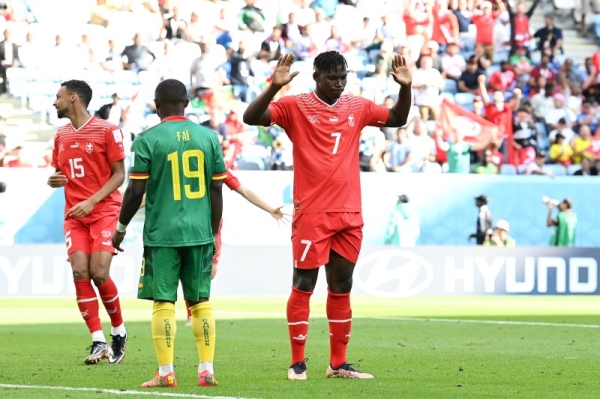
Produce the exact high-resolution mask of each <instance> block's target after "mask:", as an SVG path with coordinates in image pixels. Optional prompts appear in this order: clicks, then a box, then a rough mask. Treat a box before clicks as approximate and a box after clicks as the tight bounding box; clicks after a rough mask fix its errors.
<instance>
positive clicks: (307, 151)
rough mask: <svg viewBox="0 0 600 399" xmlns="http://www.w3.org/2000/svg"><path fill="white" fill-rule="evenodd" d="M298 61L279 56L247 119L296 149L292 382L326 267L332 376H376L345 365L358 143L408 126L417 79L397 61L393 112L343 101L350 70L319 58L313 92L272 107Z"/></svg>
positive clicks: (358, 236) (302, 374)
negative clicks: (371, 132) (280, 133)
mask: <svg viewBox="0 0 600 399" xmlns="http://www.w3.org/2000/svg"><path fill="white" fill-rule="evenodd" d="M293 62H294V56H293V55H292V54H286V55H284V56H282V57H280V59H279V61H278V63H277V66H276V67H275V71H274V73H273V77H272V82H271V84H270V85H269V86H267V88H266V89H265V91H264V92H263V93H262V94H261V95H260V96H258V97H257V98H256V99H255V100H254V101H253V102H252V103H251V104H250V106H249V107H248V108H247V109H246V112H245V113H244V122H245V123H247V124H250V125H261V126H269V125H271V124H277V125H279V126H281V127H282V128H283V129H284V130H285V132H286V134H287V135H288V137H289V138H290V140H291V141H292V143H293V144H294V148H293V157H294V218H293V221H292V252H293V265H294V272H293V282H292V293H291V295H290V298H289V300H288V304H287V320H288V328H289V339H290V343H291V347H292V361H291V366H290V368H289V369H288V378H289V379H290V380H305V379H306V378H307V376H306V359H305V356H304V348H305V345H306V337H307V335H308V320H309V305H310V297H311V295H312V292H313V290H314V288H315V285H316V282H317V277H318V273H319V267H320V266H321V265H325V273H326V278H327V285H328V295H327V305H326V309H327V318H328V320H329V337H330V338H329V339H330V360H329V367H328V368H327V371H326V376H327V377H329V378H334V377H341V378H373V376H372V375H371V374H367V373H363V372H360V371H358V370H356V369H355V368H354V367H352V365H351V364H349V363H348V362H347V359H346V348H347V345H348V342H349V340H350V331H351V324H352V310H351V307H350V291H351V289H352V275H353V272H354V266H355V264H356V261H357V260H358V255H359V252H360V247H361V244H362V227H363V219H362V204H361V192H360V172H359V171H360V168H359V140H360V133H361V130H362V129H363V128H364V127H365V126H376V127H379V128H382V127H400V126H404V125H405V124H406V120H407V117H408V113H409V111H410V107H411V97H412V96H411V84H412V77H411V74H410V71H409V68H408V67H407V66H406V60H405V59H404V58H403V57H401V56H399V55H396V56H394V59H393V61H392V72H391V75H392V76H393V78H394V80H395V81H396V83H398V84H399V85H400V92H399V94H398V100H397V102H396V103H395V104H394V105H393V106H392V107H391V108H386V107H383V106H378V105H375V104H374V103H373V102H372V101H369V100H367V99H365V98H362V97H356V96H352V95H343V92H344V89H345V87H346V82H347V80H346V79H347V75H348V65H347V63H346V60H345V58H344V57H343V56H342V55H341V54H339V53H338V52H335V51H328V52H324V53H321V54H319V55H318V56H317V57H316V58H315V60H314V73H313V79H314V80H315V82H316V89H315V91H314V92H311V93H305V94H300V95H296V96H284V97H281V98H280V99H278V100H277V101H274V102H273V101H272V100H273V98H274V97H275V95H276V94H277V92H278V91H279V90H280V89H281V88H282V87H283V86H285V85H287V84H288V83H290V82H291V81H292V79H294V77H295V76H296V75H297V74H298V72H294V73H290V69H291V66H292V63H293Z"/></svg>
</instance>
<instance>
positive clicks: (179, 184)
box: [113, 79, 227, 388]
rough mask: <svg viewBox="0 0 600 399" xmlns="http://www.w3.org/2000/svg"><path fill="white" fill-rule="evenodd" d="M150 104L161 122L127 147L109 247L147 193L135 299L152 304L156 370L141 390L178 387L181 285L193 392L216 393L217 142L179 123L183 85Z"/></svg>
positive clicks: (175, 84) (160, 90)
mask: <svg viewBox="0 0 600 399" xmlns="http://www.w3.org/2000/svg"><path fill="white" fill-rule="evenodd" d="M154 96H155V99H154V103H155V104H156V112H157V113H158V116H160V118H161V121H162V122H161V123H160V124H158V125H156V126H154V127H152V128H150V129H148V130H146V131H145V132H143V133H141V134H140V135H139V136H138V137H136V139H135V140H134V142H133V146H132V148H131V151H132V162H131V168H130V180H129V185H128V187H127V190H126V191H125V196H124V198H123V206H122V208H121V214H120V216H119V224H118V225H117V231H116V232H115V234H114V235H113V244H114V247H115V248H116V249H117V250H119V251H122V249H121V242H122V241H123V238H124V237H125V230H126V227H127V224H129V222H130V221H131V219H132V218H133V216H134V215H135V213H136V212H137V210H138V209H139V207H140V204H141V202H142V198H143V197H144V193H146V220H145V222H144V257H143V259H142V270H141V274H140V283H139V285H138V298H140V299H149V300H153V301H154V307H153V312H152V337H153V340H154V347H155V349H156V353H157V357H158V364H159V370H158V372H157V373H155V376H154V378H152V379H151V380H150V381H147V382H145V383H143V384H142V388H154V387H167V388H175V387H176V386H177V380H176V379H175V373H174V370H173V356H174V342H175V333H176V329H177V325H176V321H175V301H176V300H177V287H178V284H179V281H181V284H182V287H183V296H184V299H185V300H186V301H188V302H189V304H190V309H191V311H192V331H193V333H194V336H195V337H196V343H197V346H198V352H199V357H200V365H199V367H198V385H200V386H212V385H217V382H216V380H215V378H214V370H213V358H214V353H215V319H214V316H213V311H212V308H211V306H210V303H209V298H210V289H211V278H210V277H211V267H212V258H213V255H214V242H215V238H214V236H215V235H216V234H217V231H218V230H219V224H220V222H221V214H222V211H223V197H222V191H221V190H222V186H223V179H224V178H225V177H226V176H227V170H226V169H225V164H224V163H223V153H222V152H221V145H220V144H219V140H218V138H217V135H216V134H214V133H213V132H212V131H211V130H208V129H206V128H204V127H201V126H199V125H197V124H195V123H193V122H190V121H188V120H187V119H186V118H185V116H184V110H185V108H186V107H187V105H188V103H189V100H188V98H187V93H186V88H185V86H184V84H183V83H181V82H180V81H178V80H174V79H167V80H165V81H163V82H161V83H160V84H159V85H158V86H157V87H156V91H155V93H154Z"/></svg>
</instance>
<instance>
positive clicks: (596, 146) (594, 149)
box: [587, 128, 600, 163]
mask: <svg viewBox="0 0 600 399" xmlns="http://www.w3.org/2000/svg"><path fill="white" fill-rule="evenodd" d="M587 152H588V154H590V158H591V159H592V160H593V161H594V163H596V162H597V161H600V128H596V130H595V131H594V135H593V136H592V143H591V144H590V147H589V148H588V151H587Z"/></svg>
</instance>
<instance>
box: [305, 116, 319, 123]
mask: <svg viewBox="0 0 600 399" xmlns="http://www.w3.org/2000/svg"><path fill="white" fill-rule="evenodd" d="M308 120H309V121H310V123H320V122H321V121H320V119H319V115H311V116H309V117H308Z"/></svg>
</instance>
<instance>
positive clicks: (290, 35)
mask: <svg viewBox="0 0 600 399" xmlns="http://www.w3.org/2000/svg"><path fill="white" fill-rule="evenodd" d="M367 20H368V18H367ZM300 30H301V27H300V25H298V23H296V14H294V13H293V12H291V13H289V14H288V21H287V23H286V24H284V25H283V33H282V34H283V38H284V39H285V40H289V41H290V42H291V43H292V44H293V45H296V43H298V41H299V40H300V38H301V37H302V34H301V33H300ZM371 39H372V38H371Z"/></svg>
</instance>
